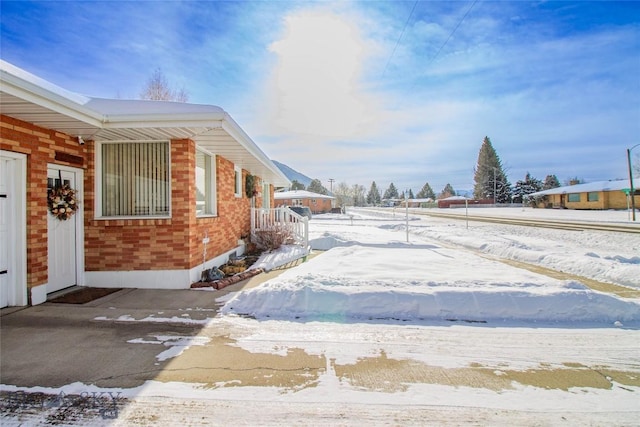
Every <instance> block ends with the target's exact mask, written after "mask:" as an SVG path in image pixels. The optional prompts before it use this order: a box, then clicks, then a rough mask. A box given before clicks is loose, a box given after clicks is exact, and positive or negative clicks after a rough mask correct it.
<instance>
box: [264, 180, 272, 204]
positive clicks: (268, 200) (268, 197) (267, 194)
mask: <svg viewBox="0 0 640 427" xmlns="http://www.w3.org/2000/svg"><path fill="white" fill-rule="evenodd" d="M262 207H263V208H264V209H269V208H270V207H271V186H270V185H269V184H267V183H266V182H265V183H263V184H262Z"/></svg>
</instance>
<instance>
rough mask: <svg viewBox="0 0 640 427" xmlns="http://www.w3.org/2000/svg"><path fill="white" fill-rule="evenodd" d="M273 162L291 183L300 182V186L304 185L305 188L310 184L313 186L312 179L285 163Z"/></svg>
mask: <svg viewBox="0 0 640 427" xmlns="http://www.w3.org/2000/svg"><path fill="white" fill-rule="evenodd" d="M271 161H272V162H273V164H274V165H276V166H277V167H278V169H280V170H281V171H282V173H283V174H284V175H285V176H286V177H287V178H289V181H293V180H296V181H298V182H299V183H300V184H302V185H304V186H305V188H306V187H308V186H309V184H311V178H309V177H308V176H306V175H305V174H303V173H300V172H298V171H297V170H295V169H293V168H290V167H289V166H287V165H285V164H284V163H280V162H277V161H275V160H271Z"/></svg>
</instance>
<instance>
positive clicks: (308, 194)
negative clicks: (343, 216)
mask: <svg viewBox="0 0 640 427" xmlns="http://www.w3.org/2000/svg"><path fill="white" fill-rule="evenodd" d="M273 198H274V199H276V200H284V199H329V200H333V199H335V197H333V196H327V195H325V194H319V193H314V192H312V191H307V190H291V191H280V192H278V193H275V194H274V195H273Z"/></svg>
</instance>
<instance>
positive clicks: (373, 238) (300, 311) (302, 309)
mask: <svg viewBox="0 0 640 427" xmlns="http://www.w3.org/2000/svg"><path fill="white" fill-rule="evenodd" d="M370 215H371V214H369V213H367V214H365V213H363V214H361V215H360V216H359V219H360V220H361V221H357V222H353V221H352V218H350V217H346V216H339V215H335V216H331V215H327V216H320V217H315V218H319V219H318V220H315V218H314V221H311V223H310V228H311V232H312V234H313V235H312V237H313V239H312V240H311V245H312V247H313V248H314V249H322V250H327V252H325V253H323V254H321V255H319V256H317V257H315V258H314V259H312V260H310V261H309V262H307V263H305V264H302V265H300V266H298V267H296V268H294V269H291V270H288V271H286V272H285V273H283V274H282V275H280V276H279V277H276V278H274V279H271V280H270V281H268V282H266V283H264V284H263V285H261V286H259V287H257V288H254V289H251V290H249V291H246V292H241V293H238V294H237V295H236V296H235V297H234V298H232V299H231V300H229V301H228V302H227V303H226V304H225V306H224V307H223V309H222V311H223V313H226V314H232V313H235V314H241V315H249V316H254V317H256V318H271V319H298V320H304V321H309V320H330V321H383V320H388V321H412V322H421V321H433V320H449V321H466V322H482V323H484V322H488V323H495V322H497V321H526V322H584V323H606V324H614V323H615V322H622V324H625V325H628V324H635V323H637V322H640V301H639V300H637V299H635V300H633V299H622V298H619V297H617V296H614V295H611V294H606V293H602V292H596V291H593V290H591V289H589V288H587V287H586V286H584V285H583V284H582V283H579V282H577V281H573V280H558V279H554V278H551V277H547V276H544V275H541V274H537V273H533V272H530V271H528V270H523V269H519V268H515V267H513V266H509V265H506V264H504V263H502V262H499V261H496V260H493V259H487V258H486V257H484V256H481V254H478V253H477V252H471V251H467V250H464V249H460V248H456V249H453V248H449V247H444V246H443V245H442V244H441V243H440V242H439V241H438V240H436V239H432V238H428V237H426V235H427V233H426V232H425V230H429V229H430V228H431V227H429V226H428V225H427V224H424V220H414V221H411V223H410V229H411V233H412V234H411V237H410V243H407V242H406V241H403V239H405V240H406V238H405V229H404V219H403V218H400V217H397V218H395V219H394V218H392V217H391V218H390V217H388V216H387V217H386V218H385V217H380V216H379V214H378V215H376V216H375V217H371V216H370ZM351 224H354V225H351ZM463 224H464V223H463ZM493 227H494V228H491V227H487V226H484V227H482V229H481V230H479V231H477V232H476V233H475V234H467V235H465V236H466V239H467V240H468V241H467V242H466V245H465V246H467V247H470V246H471V247H481V246H482V245H483V244H486V243H482V241H484V242H487V241H494V240H496V239H495V237H494V236H495V226H493ZM443 228H452V227H450V226H448V225H445V226H443ZM539 232H540V231H539ZM556 232H557V231H553V233H556ZM457 233H459V230H456V231H454V232H452V233H450V234H449V235H457ZM547 233H551V232H550V231H547ZM431 235H433V236H435V237H436V238H437V239H442V240H445V241H447V240H449V241H451V239H446V238H444V237H443V235H444V232H443V231H442V230H440V229H438V232H436V233H433V232H432V233H431ZM538 240H539V242H538V245H539V248H538V249H540V248H541V247H542V246H543V243H541V242H545V241H546V242H547V245H548V246H553V245H554V242H553V241H551V240H549V239H547V240H545V239H543V238H538ZM495 246H499V244H498V243H496V244H495ZM506 246H507V247H510V248H517V249H518V250H521V251H524V252H526V251H527V250H529V251H531V249H528V248H527V245H526V244H523V243H521V242H512V244H511V245H506ZM504 247H505V245H503V248H504ZM583 253H584V251H579V252H577V253H576V254H574V255H571V254H565V256H566V257H567V259H569V260H570V259H572V258H571V257H574V258H575V257H576V256H579V257H582V256H583ZM587 258H589V259H593V256H588V257H587ZM609 258H611V259H619V258H620V257H618V258H616V257H615V256H613V257H609ZM621 258H625V259H626V258H627V256H626V255H625V256H622V257H621ZM631 258H633V257H631ZM636 267H637V266H636ZM626 274H628V275H629V274H633V272H627V273H626ZM627 279H628V278H627ZM633 280H635V279H633Z"/></svg>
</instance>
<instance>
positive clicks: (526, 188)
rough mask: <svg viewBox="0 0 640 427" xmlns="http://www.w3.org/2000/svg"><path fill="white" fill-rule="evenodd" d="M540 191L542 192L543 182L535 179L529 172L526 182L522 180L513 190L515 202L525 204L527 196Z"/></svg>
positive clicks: (525, 178)
mask: <svg viewBox="0 0 640 427" xmlns="http://www.w3.org/2000/svg"><path fill="white" fill-rule="evenodd" d="M540 190H542V181H540V180H539V179H536V178H533V177H532V176H531V174H529V172H527V175H526V176H525V177H524V181H521V180H520V181H518V182H516V185H515V187H514V189H513V202H514V203H523V202H524V199H525V196H526V195H528V194H531V193H535V192H537V191H540Z"/></svg>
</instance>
